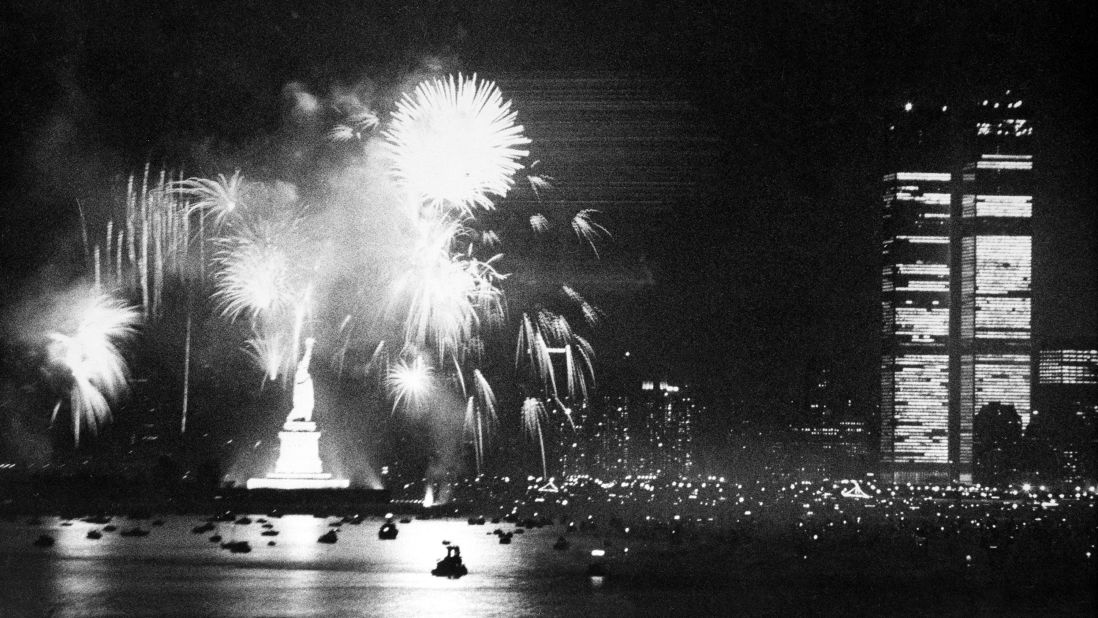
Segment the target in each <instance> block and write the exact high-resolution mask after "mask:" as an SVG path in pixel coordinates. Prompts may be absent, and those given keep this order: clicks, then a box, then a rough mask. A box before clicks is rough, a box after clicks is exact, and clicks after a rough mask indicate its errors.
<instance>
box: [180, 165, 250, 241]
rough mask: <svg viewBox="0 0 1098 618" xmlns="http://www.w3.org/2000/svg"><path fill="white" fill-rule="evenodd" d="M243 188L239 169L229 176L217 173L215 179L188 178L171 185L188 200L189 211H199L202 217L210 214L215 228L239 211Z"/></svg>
mask: <svg viewBox="0 0 1098 618" xmlns="http://www.w3.org/2000/svg"><path fill="white" fill-rule="evenodd" d="M243 188H244V178H243V177H242V176H241V175H240V170H237V171H236V172H234V173H233V175H232V176H230V177H229V178H226V177H225V175H224V174H218V175H217V180H210V179H207V178H188V179H186V180H182V181H179V182H176V183H173V185H172V190H173V191H175V192H176V193H178V194H180V195H182V196H184V197H185V198H187V199H188V200H190V202H191V207H190V212H200V213H202V216H203V217H206V216H207V215H209V216H212V217H213V220H214V227H215V228H218V227H221V225H222V224H223V223H224V222H225V219H226V218H228V217H230V216H232V215H234V214H236V213H237V212H238V211H239V207H240V204H241V201H240V195H241V190H242V189H243Z"/></svg>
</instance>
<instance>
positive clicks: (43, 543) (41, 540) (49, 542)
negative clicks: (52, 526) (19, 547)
mask: <svg viewBox="0 0 1098 618" xmlns="http://www.w3.org/2000/svg"><path fill="white" fill-rule="evenodd" d="M55 542H56V541H54V540H53V537H52V536H50V535H48V534H43V535H42V536H40V537H38V538H37V539H35V540H34V546H35V547H53V544H54V543H55Z"/></svg>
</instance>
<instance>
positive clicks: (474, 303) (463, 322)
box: [390, 224, 504, 357]
mask: <svg viewBox="0 0 1098 618" xmlns="http://www.w3.org/2000/svg"><path fill="white" fill-rule="evenodd" d="M458 228H459V226H456V225H455V224H444V225H438V226H433V227H432V228H431V229H430V231H429V233H427V234H426V235H425V236H424V237H423V238H422V239H421V241H420V242H419V244H418V245H417V246H416V247H415V248H414V249H413V252H412V254H411V256H410V263H409V264H408V267H407V268H406V269H404V270H403V271H402V272H401V273H400V274H399V275H398V276H397V278H396V280H395V281H394V283H393V286H392V290H391V292H392V294H391V300H390V308H391V309H392V310H403V314H404V316H405V322H404V327H405V339H406V343H409V344H412V345H415V346H416V347H419V348H427V347H431V346H433V347H435V349H436V350H437V352H438V355H439V356H440V357H442V356H445V355H446V353H447V352H454V351H456V350H458V349H460V348H461V347H462V346H463V344H464V343H465V342H467V341H468V340H469V339H470V337H471V336H472V335H473V333H474V330H475V328H476V327H477V326H478V325H479V324H480V321H481V319H482V318H483V319H485V320H488V321H489V322H498V321H500V320H502V317H503V305H502V291H501V290H500V289H499V288H498V287H497V285H496V284H497V283H498V282H500V281H502V280H503V279H504V275H501V274H500V273H499V272H498V271H497V270H496V268H495V266H494V262H495V261H496V260H497V259H498V258H499V256H494V257H492V258H490V259H489V260H487V261H481V260H479V259H477V258H474V257H472V256H471V255H469V254H468V253H452V252H451V251H450V247H449V243H450V242H451V240H452V239H453V237H454V235H455V234H457V233H458Z"/></svg>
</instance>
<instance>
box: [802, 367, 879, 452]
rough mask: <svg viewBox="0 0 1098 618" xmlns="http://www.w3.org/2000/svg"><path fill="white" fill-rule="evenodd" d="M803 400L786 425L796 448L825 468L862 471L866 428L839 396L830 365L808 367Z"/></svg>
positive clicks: (850, 406)
mask: <svg viewBox="0 0 1098 618" xmlns="http://www.w3.org/2000/svg"><path fill="white" fill-rule="evenodd" d="M803 399H804V402H803V406H802V408H803V409H802V411H801V414H800V415H799V417H798V418H797V419H796V420H795V421H794V422H793V423H792V424H791V425H790V428H789V429H790V431H791V432H792V434H793V441H794V442H795V446H796V447H797V451H798V452H799V453H800V454H801V455H803V456H807V458H808V459H814V460H815V461H816V462H817V464H818V466H819V467H821V468H823V469H825V470H831V471H835V472H837V473H838V472H842V473H846V472H855V471H857V472H865V469H864V463H865V458H866V456H867V455H868V453H869V444H868V438H869V428H868V426H867V423H866V420H865V418H861V417H858V416H856V415H855V414H854V412H853V410H852V407H853V406H852V402H851V401H850V400H848V399H844V398H843V397H842V393H841V392H840V390H839V388H838V386H837V385H836V384H835V382H834V379H833V376H832V370H831V368H830V367H827V366H816V367H812V368H810V370H809V379H808V383H807V385H806V388H805V393H804V397H803ZM802 459H804V458H802Z"/></svg>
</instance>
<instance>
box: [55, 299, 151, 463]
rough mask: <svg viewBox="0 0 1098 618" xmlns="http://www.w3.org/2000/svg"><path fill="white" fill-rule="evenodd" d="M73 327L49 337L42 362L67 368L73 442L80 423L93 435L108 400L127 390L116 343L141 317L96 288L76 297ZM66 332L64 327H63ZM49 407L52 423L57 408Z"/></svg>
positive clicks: (125, 372)
mask: <svg viewBox="0 0 1098 618" xmlns="http://www.w3.org/2000/svg"><path fill="white" fill-rule="evenodd" d="M74 318H75V319H74V320H73V321H74V326H73V327H72V328H71V330H68V331H67V332H51V333H49V341H50V343H49V345H48V348H47V363H48V364H49V365H51V366H54V367H61V368H64V369H65V370H67V372H68V374H69V376H70V378H71V385H70V388H69V408H70V410H71V413H72V430H73V438H74V439H75V441H76V443H77V444H79V443H80V428H81V426H83V425H88V427H89V428H90V429H91V430H92V431H93V432H94V431H96V430H97V429H98V427H99V425H100V424H102V423H104V422H106V421H108V420H110V414H111V408H110V406H111V402H112V401H114V400H117V399H118V398H119V397H120V396H121V395H122V394H123V393H125V391H126V387H127V385H126V380H127V377H128V369H127V367H126V361H125V359H123V358H122V353H121V352H120V351H119V349H118V344H120V343H121V342H123V341H125V340H126V339H129V338H130V337H131V336H133V334H134V333H135V332H136V331H135V329H136V326H137V324H138V322H139V319H140V315H139V313H138V311H137V310H136V309H135V308H133V307H130V306H129V305H127V304H126V303H124V302H122V301H120V300H118V299H116V298H114V297H113V296H111V295H109V294H106V293H104V292H102V291H99V290H91V291H90V293H88V294H87V295H86V296H83V297H81V298H77V299H76V304H75V316H74ZM62 330H65V329H62ZM60 405H61V402H60V401H58V403H57V405H56V406H55V407H54V419H56V416H57V412H58V410H59V409H60Z"/></svg>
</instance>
